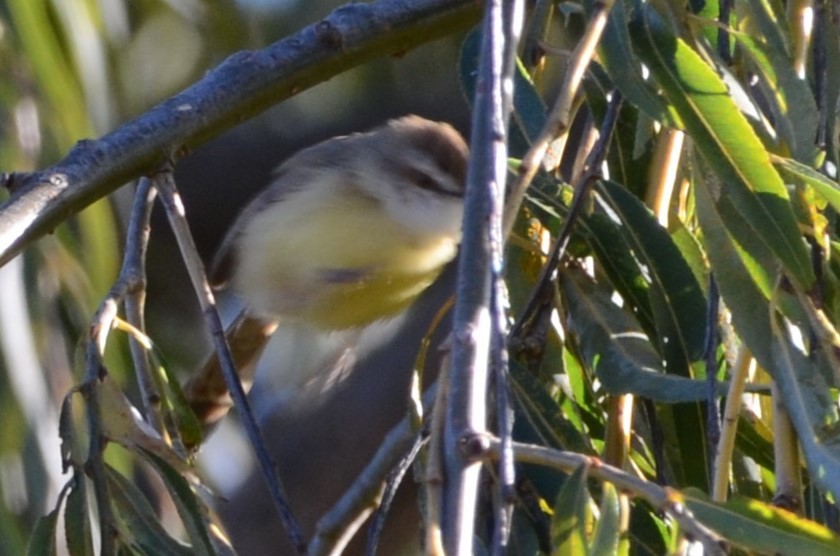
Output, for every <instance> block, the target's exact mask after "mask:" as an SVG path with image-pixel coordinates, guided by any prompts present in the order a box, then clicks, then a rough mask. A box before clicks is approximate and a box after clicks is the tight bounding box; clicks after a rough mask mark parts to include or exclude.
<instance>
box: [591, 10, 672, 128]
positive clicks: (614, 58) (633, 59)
mask: <svg viewBox="0 0 840 556" xmlns="http://www.w3.org/2000/svg"><path fill="white" fill-rule="evenodd" d="M594 4H595V1H594V0H586V2H585V6H586V10H587V13H589V12H591V11H592V7H593V5H594ZM598 59H599V61H600V62H601V64H602V65H603V66H604V69H605V70H606V71H607V73H608V74H609V76H610V79H611V80H612V82H613V84H614V85H615V87H616V88H617V89H618V90H619V91H621V94H622V95H623V96H624V98H626V99H627V100H628V101H629V102H630V103H632V104H633V105H634V106H636V107H637V108H638V109H639V110H641V111H642V112H644V113H645V114H647V115H648V116H650V117H651V118H653V119H654V120H657V121H659V122H662V123H670V124H673V121H672V120H673V115H672V114H671V112H672V110H671V108H670V107H669V106H668V105H667V104H665V103H664V102H662V99H661V98H660V97H659V96H657V94H656V92H655V91H654V90H653V88H652V87H651V85H650V83H648V82H646V81H645V79H644V78H643V77H642V64H641V61H640V60H639V59H638V57H637V56H636V54H635V52H633V48H632V45H631V42H630V32H629V31H628V30H627V15H626V12H625V9H624V2H622V1H621V0H619V1H617V2H615V4H613V6H612V9H611V10H610V14H609V17H608V18H607V25H606V27H605V28H604V33H603V36H602V38H601V41H600V42H599V43H598Z"/></svg>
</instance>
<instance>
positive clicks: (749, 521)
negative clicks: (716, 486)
mask: <svg viewBox="0 0 840 556" xmlns="http://www.w3.org/2000/svg"><path fill="white" fill-rule="evenodd" d="M684 495H685V503H686V505H687V506H688V508H689V509H690V510H691V512H692V513H693V514H694V516H695V517H696V518H697V519H699V520H700V521H701V522H702V523H704V524H705V525H707V526H708V527H710V528H712V529H714V530H715V531H717V532H718V533H720V534H722V535H723V536H724V537H726V539H727V540H728V541H730V542H732V543H733V544H735V545H737V546H739V547H741V548H743V549H744V550H750V551H758V552H762V553H767V554H807V555H808V556H823V555H825V556H829V555H834V554H838V553H840V537H838V536H837V534H835V533H833V532H832V531H831V530H829V529H828V528H827V527H825V526H823V525H820V524H818V523H815V522H813V521H810V520H808V519H804V518H801V517H799V516H797V515H795V514H793V513H791V512H788V511H786V510H783V509H781V508H777V507H775V506H772V505H770V504H767V503H764V502H761V501H759V500H751V499H748V498H743V497H735V498H733V499H732V500H730V501H729V502H726V503H725V504H719V503H715V502H711V501H708V500H705V499H704V497H701V496H692V495H691V493H690V492H689V493H684Z"/></svg>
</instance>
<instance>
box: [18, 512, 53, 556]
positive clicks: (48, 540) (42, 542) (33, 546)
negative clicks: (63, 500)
mask: <svg viewBox="0 0 840 556" xmlns="http://www.w3.org/2000/svg"><path fill="white" fill-rule="evenodd" d="M58 510H59V508H56V509H54V510H53V511H51V512H50V513H48V514H47V515H45V516H41V517H40V518H39V519H38V523H36V524H35V530H34V531H33V532H32V536H31V537H29V546H27V547H26V556H55V555H56V554H58V551H57V550H56V543H55V533H56V527H57V525H58Z"/></svg>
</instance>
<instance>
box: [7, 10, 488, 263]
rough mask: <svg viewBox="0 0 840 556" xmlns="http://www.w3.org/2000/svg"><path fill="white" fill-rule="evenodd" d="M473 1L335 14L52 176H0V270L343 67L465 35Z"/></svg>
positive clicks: (243, 60)
mask: <svg viewBox="0 0 840 556" xmlns="http://www.w3.org/2000/svg"><path fill="white" fill-rule="evenodd" d="M479 6H480V3H479V2H477V1H475V0H415V1H413V2H403V1H399V0H380V1H379V2H375V3H373V4H351V5H347V6H343V7H340V8H338V9H336V10H335V11H334V12H333V13H332V14H330V15H329V16H328V17H327V18H325V19H323V20H322V21H320V22H318V23H315V24H313V25H310V26H309V27H306V28H304V29H303V30H301V31H299V32H298V33H296V34H294V35H292V36H290V37H287V38H285V39H283V40H281V41H278V42H276V43H274V44H272V45H271V46H269V47H267V48H264V49H262V50H254V51H241V52H238V53H236V54H233V55H232V56H230V57H229V58H228V59H227V60H225V61H224V62H222V64H220V65H219V66H218V67H216V68H215V69H213V70H212V71H210V72H209V73H208V74H207V75H206V76H205V77H204V78H203V79H202V80H201V81H199V82H197V83H196V84H194V85H193V86H191V87H189V88H188V89H186V90H184V91H183V92H181V93H179V94H177V95H175V96H174V97H171V98H170V99H168V100H166V101H164V102H162V103H161V104H159V105H157V106H156V107H154V108H152V109H151V110H149V111H148V112H146V113H145V114H144V115H142V116H140V117H139V118H137V119H135V120H132V121H130V122H128V123H126V124H124V125H123V126H121V127H119V128H117V129H116V130H114V131H113V132H111V133H109V134H108V135H105V136H104V137H102V138H101V139H97V140H84V141H80V142H79V143H77V144H76V146H75V147H74V148H73V149H72V150H71V151H70V153H68V155H67V156H66V157H65V158H64V159H63V160H61V161H60V162H59V163H57V164H56V165H54V166H51V167H49V168H46V169H44V170H41V171H39V172H34V173H31V174H18V175H16V174H11V175H5V174H4V175H0V183H3V184H5V185H6V186H8V187H9V189H10V190H11V191H12V193H13V195H12V197H11V198H10V199H9V200H8V201H7V202H6V203H5V204H3V205H2V206H0V266H2V265H3V264H5V263H6V262H8V261H9V260H10V259H11V258H13V257H14V256H15V255H17V254H18V253H20V252H21V250H23V248H24V247H26V246H27V245H28V244H29V243H31V242H32V241H34V240H35V239H37V238H38V237H40V236H42V235H44V234H45V233H48V232H50V231H51V230H52V229H54V228H55V227H56V226H58V225H59V224H60V223H61V222H62V221H64V220H65V219H67V218H68V217H69V216H71V215H72V214H74V213H76V212H79V211H80V210H82V209H83V208H85V207H86V206H88V205H89V204H91V203H92V202H94V201H95V200H97V199H99V198H101V197H104V196H106V195H108V194H109V193H111V192H112V191H114V190H115V189H117V188H118V187H120V186H122V185H123V184H124V183H126V182H127V181H129V180H131V179H133V178H136V177H139V176H141V175H144V174H149V173H152V172H154V171H155V170H156V169H157V168H159V167H160V166H161V165H162V164H163V163H164V162H165V161H166V160H167V158H169V157H170V155H171V153H174V152H185V151H187V150H189V149H191V148H193V147H195V146H197V145H200V144H201V143H203V142H204V141H206V140H208V139H210V138H211V137H213V136H215V135H218V134H220V133H221V132H223V131H225V130H227V129H229V128H232V127H233V126H235V125H236V124H238V123H240V122H242V121H243V120H246V119H248V118H251V117H253V116H256V115H257V114H259V113H261V112H263V111H264V110H266V109H268V108H270V107H271V106H273V105H275V104H277V103H278V102H280V101H281V100H284V99H286V98H289V97H291V96H293V95H295V94H297V93H299V92H300V91H302V90H304V89H306V88H309V87H312V86H313V85H316V84H318V83H321V82H323V81H326V80H327V79H330V78H331V77H333V76H334V75H337V74H339V73H341V72H342V71H345V70H347V69H348V68H350V67H353V66H356V65H360V64H362V63H364V62H367V61H370V60H373V59H375V58H379V57H382V56H387V55H395V54H399V53H403V52H406V51H407V50H411V49H412V48H415V47H417V46H419V45H421V44H423V43H426V42H429V41H431V40H434V39H437V38H441V37H444V36H447V35H449V34H452V33H454V32H457V31H460V30H463V29H466V28H468V27H469V26H470V25H472V24H473V23H475V22H476V21H477V19H478V15H479Z"/></svg>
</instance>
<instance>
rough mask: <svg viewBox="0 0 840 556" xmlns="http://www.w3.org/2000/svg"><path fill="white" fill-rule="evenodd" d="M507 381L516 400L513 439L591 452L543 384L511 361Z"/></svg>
mask: <svg viewBox="0 0 840 556" xmlns="http://www.w3.org/2000/svg"><path fill="white" fill-rule="evenodd" d="M510 381H511V387H512V389H513V395H514V397H515V400H516V405H515V410H516V420H515V421H514V431H515V437H516V439H517V440H521V441H524V442H532V443H538V444H540V445H544V446H553V447H555V448H558V449H563V450H572V451H575V452H578V453H584V454H592V455H595V451H594V449H593V448H592V446H591V445H590V442H589V439H588V438H587V437H586V436H585V435H583V434H582V433H581V432H580V431H578V430H577V429H576V428H575V427H574V426H573V425H572V423H571V421H570V419H569V418H567V417H566V416H565V415H564V414H563V413H562V412H561V411H560V406H559V405H558V404H557V401H556V400H555V399H554V398H552V397H551V396H550V395H549V393H548V392H547V391H546V389H545V387H544V386H543V384H542V383H541V382H540V381H539V380H537V378H536V377H535V376H534V375H532V374H531V373H530V372H528V371H527V370H526V369H524V368H523V367H522V366H521V365H519V364H517V363H516V362H515V361H513V362H511V364H510Z"/></svg>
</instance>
